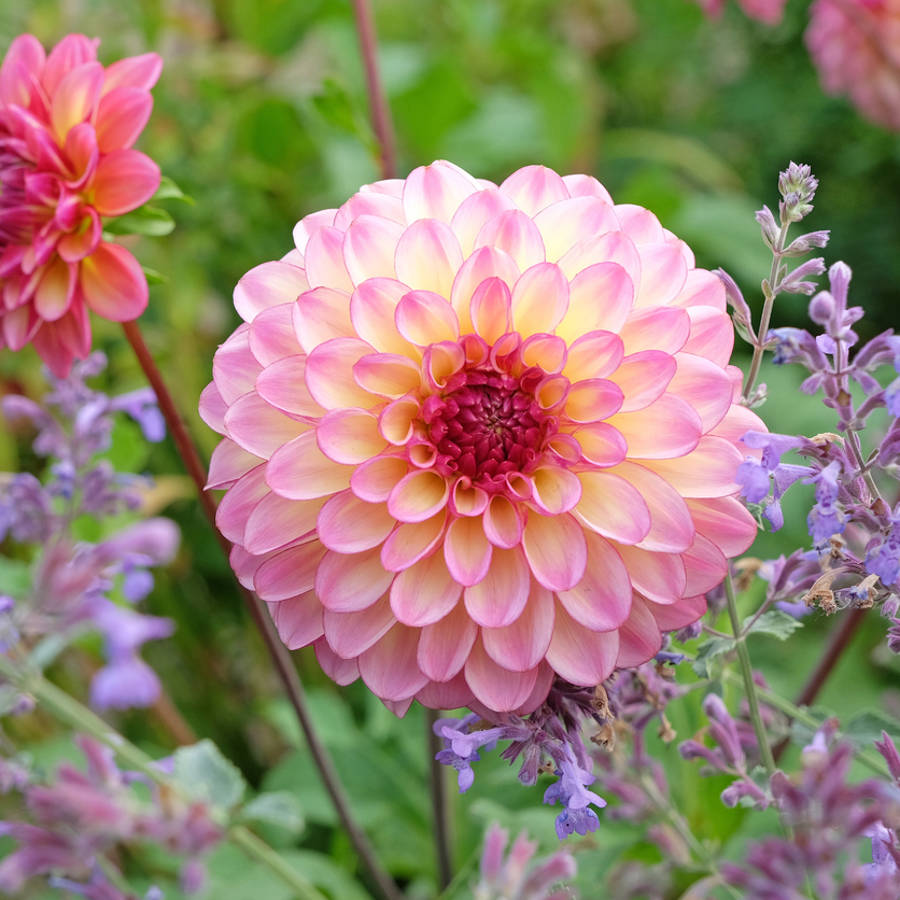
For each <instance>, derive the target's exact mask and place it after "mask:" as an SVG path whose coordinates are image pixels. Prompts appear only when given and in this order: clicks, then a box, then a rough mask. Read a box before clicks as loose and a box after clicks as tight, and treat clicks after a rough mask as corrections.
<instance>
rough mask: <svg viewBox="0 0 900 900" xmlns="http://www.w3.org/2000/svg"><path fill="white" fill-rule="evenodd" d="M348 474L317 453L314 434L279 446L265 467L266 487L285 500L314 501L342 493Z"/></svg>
mask: <svg viewBox="0 0 900 900" xmlns="http://www.w3.org/2000/svg"><path fill="white" fill-rule="evenodd" d="M350 474H351V469H350V468H349V467H348V466H342V465H340V464H338V463H335V462H332V461H331V460H330V459H329V458H328V457H327V456H325V454H324V453H322V451H321V450H319V447H318V445H317V444H316V435H315V432H313V431H308V432H306V433H305V434H301V435H300V436H299V437H297V438H294V439H293V440H292V441H288V442H287V443H286V444H285V445H284V446H282V447H279V449H278V450H276V451H275V452H274V453H273V454H272V458H271V459H270V460H269V464H268V466H267V467H266V480H267V482H268V484H269V486H270V487H271V488H272V490H273V491H275V493H276V494H280V495H281V496H282V497H284V498H286V499H288V500H313V499H315V498H316V497H325V496H327V495H329V494H334V493H335V492H337V491H342V490H344V488H346V487H347V486H348V485H349V483H350Z"/></svg>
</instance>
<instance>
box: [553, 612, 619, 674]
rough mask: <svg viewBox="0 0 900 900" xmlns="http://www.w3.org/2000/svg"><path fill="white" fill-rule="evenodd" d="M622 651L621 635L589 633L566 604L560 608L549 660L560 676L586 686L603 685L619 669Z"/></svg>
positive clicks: (555, 622) (612, 632)
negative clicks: (620, 648) (618, 655)
mask: <svg viewBox="0 0 900 900" xmlns="http://www.w3.org/2000/svg"><path fill="white" fill-rule="evenodd" d="M618 652H619V633H618V632H616V631H589V630H588V629H587V628H584V627H583V626H582V625H579V624H578V622H576V621H575V620H574V619H573V618H572V617H571V616H570V615H569V614H568V613H567V612H566V610H565V608H564V607H563V606H562V605H560V604H557V605H556V618H555V621H554V623H553V637H552V638H551V640H550V646H549V647H548V648H547V657H546V658H547V662H548V663H550V665H551V666H552V667H553V670H554V671H555V672H556V673H557V675H559V676H560V677H561V678H564V679H565V680H566V681H568V682H571V683H572V684H578V685H583V686H585V687H592V686H593V685H595V684H600V683H601V682H603V681H605V680H606V679H607V678H608V677H609V676H610V674H611V673H612V670H613V668H615V665H616V655H617V653H618Z"/></svg>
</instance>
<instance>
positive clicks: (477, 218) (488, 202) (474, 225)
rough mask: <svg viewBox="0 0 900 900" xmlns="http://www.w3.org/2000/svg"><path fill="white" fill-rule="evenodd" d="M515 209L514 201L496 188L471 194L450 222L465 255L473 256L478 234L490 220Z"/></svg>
mask: <svg viewBox="0 0 900 900" xmlns="http://www.w3.org/2000/svg"><path fill="white" fill-rule="evenodd" d="M514 208H515V204H514V203H513V201H512V200H511V199H510V198H509V197H507V196H506V195H505V194H501V193H500V191H499V190H497V188H494V187H491V188H487V189H485V190H481V191H478V192H477V193H475V194H470V195H469V196H468V197H467V198H466V199H465V200H464V201H463V202H462V203H461V204H460V206H459V208H458V209H457V210H456V212H455V213H454V214H453V218H452V219H451V221H450V227H451V228H452V229H453V232H454V234H455V235H456V237H457V238H458V239H459V245H460V247H461V248H462V251H463V255H464V256H468V255H469V254H471V252H472V250H473V249H474V247H475V240H476V238H477V237H478V232H479V231H481V229H482V227H483V225H484V223H485V222H487V221H488V219H493V218H494V217H495V216H497V215H499V214H500V213H502V212H504V211H506V210H508V209H514ZM436 218H440V217H439V216H438V217H436Z"/></svg>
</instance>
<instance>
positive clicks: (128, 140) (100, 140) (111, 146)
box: [95, 86, 153, 153]
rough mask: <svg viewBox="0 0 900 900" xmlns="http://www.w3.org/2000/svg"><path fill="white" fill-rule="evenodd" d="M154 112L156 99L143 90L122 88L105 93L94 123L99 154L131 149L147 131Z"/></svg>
mask: <svg viewBox="0 0 900 900" xmlns="http://www.w3.org/2000/svg"><path fill="white" fill-rule="evenodd" d="M152 109H153V98H152V97H151V96H150V94H149V93H147V91H144V90H141V89H140V88H134V87H124V86H123V87H118V88H114V89H113V90H111V91H109V92H107V93H105V94H104V95H103V97H102V98H101V100H100V104H99V106H98V107H97V116H96V120H95V128H96V130H97V146H98V147H99V148H100V152H101V153H109V152H111V151H112V150H120V149H123V148H128V147H130V146H131V145H132V144H133V143H134V142H135V141H136V140H137V139H138V136H139V135H140V133H141V132H142V131H143V130H144V126H145V125H146V124H147V120H148V119H149V118H150V111H151V110H152Z"/></svg>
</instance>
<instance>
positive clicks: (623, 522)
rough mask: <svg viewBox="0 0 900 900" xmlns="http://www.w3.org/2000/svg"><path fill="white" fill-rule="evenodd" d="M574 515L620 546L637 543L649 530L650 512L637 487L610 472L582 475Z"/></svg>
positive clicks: (583, 473)
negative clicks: (578, 499) (579, 499)
mask: <svg viewBox="0 0 900 900" xmlns="http://www.w3.org/2000/svg"><path fill="white" fill-rule="evenodd" d="M578 477H579V478H580V479H581V490H582V494H581V502H580V503H579V504H578V506H577V507H575V514H576V515H577V517H578V518H579V520H580V521H582V522H583V523H584V524H585V525H586V526H587V527H588V528H590V529H591V530H592V531H595V532H596V533H597V534H601V535H603V536H604V537H608V538H611V539H612V540H614V541H618V542H619V543H620V544H637V543H638V542H639V541H641V540H643V539H644V538H645V537H646V536H647V534H648V533H649V531H650V510H649V508H648V507H647V503H646V501H645V500H644V498H643V497H642V496H641V495H640V492H639V491H638V490H637V488H635V487H634V485H632V484H631V483H630V482H629V481H626V480H625V479H624V478H622V477H620V476H618V475H613V474H611V473H609V472H582V473H581V474H580V475H579V476H578Z"/></svg>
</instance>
